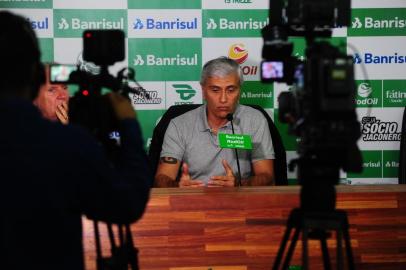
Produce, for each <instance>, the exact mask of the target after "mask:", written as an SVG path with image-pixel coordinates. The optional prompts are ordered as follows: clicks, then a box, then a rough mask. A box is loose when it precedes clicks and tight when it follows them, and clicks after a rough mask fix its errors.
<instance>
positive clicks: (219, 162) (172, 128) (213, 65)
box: [155, 57, 274, 187]
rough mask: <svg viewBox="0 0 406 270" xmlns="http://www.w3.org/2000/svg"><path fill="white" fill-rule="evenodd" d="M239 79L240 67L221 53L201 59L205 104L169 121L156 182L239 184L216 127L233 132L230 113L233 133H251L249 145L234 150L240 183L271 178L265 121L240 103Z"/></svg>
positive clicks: (164, 184)
mask: <svg viewBox="0 0 406 270" xmlns="http://www.w3.org/2000/svg"><path fill="white" fill-rule="evenodd" d="M242 82H243V77H242V72H241V69H240V67H239V65H238V64H237V63H236V62H235V61H233V60H231V59H228V58H225V57H220V58H217V59H213V60H211V61H209V62H207V63H206V64H205V65H204V67H203V71H202V75H201V80H200V84H201V87H202V91H203V98H204V99H205V101H206V104H205V105H203V106H200V107H198V108H197V109H194V110H191V111H189V112H187V113H185V114H183V115H181V116H178V117H176V118H174V119H172V121H171V122H170V124H169V126H168V129H167V130H166V133H165V137H164V142H163V145H162V152H161V155H160V156H161V158H160V162H159V165H158V169H157V172H156V175H155V186H156V187H178V186H179V187H199V186H236V185H237V177H236V176H237V172H238V170H237V159H236V155H235V151H234V149H228V148H220V145H219V140H218V133H232V128H231V123H230V121H228V120H227V115H228V114H229V113H232V114H233V119H234V120H233V124H234V130H235V133H236V134H244V135H250V136H251V140H252V146H253V149H252V150H238V157H239V163H240V168H241V178H242V185H246V186H250V185H252V186H254V185H255V186H260V185H271V184H273V182H274V172H273V159H274V150H273V145H272V138H271V134H270V132H269V128H268V123H267V120H266V119H265V117H264V116H263V114H262V113H261V112H260V111H258V110H256V109H253V108H251V107H248V106H244V105H240V104H239V103H238V101H239V98H240V91H241V85H242ZM181 165H182V169H181V176H180V179H179V181H176V178H177V176H178V172H179V168H180V166H181Z"/></svg>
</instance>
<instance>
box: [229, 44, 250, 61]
mask: <svg viewBox="0 0 406 270" xmlns="http://www.w3.org/2000/svg"><path fill="white" fill-rule="evenodd" d="M228 57H229V58H230V59H233V60H234V61H236V62H237V63H238V64H240V65H241V64H242V63H244V62H245V60H247V58H248V51H247V50H246V49H245V46H244V44H234V45H231V47H230V49H229V50H228Z"/></svg>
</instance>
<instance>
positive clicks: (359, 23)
mask: <svg viewBox="0 0 406 270" xmlns="http://www.w3.org/2000/svg"><path fill="white" fill-rule="evenodd" d="M405 34H406V9H405V8H396V9H395V8H382V9H380V8H374V9H352V23H351V28H350V29H348V35H349V36H404V35H405Z"/></svg>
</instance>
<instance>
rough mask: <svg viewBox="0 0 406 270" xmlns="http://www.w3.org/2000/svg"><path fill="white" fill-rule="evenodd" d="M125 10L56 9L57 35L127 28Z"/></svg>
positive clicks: (69, 35)
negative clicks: (90, 30) (89, 30)
mask: <svg viewBox="0 0 406 270" xmlns="http://www.w3.org/2000/svg"><path fill="white" fill-rule="evenodd" d="M126 26H127V15H126V14H125V12H124V11H123V10H91V11H89V10H79V11H78V10H61V9H57V10H55V11H54V29H55V36H56V37H80V36H81V35H82V32H83V31H84V30H87V29H120V30H126V29H127V27H126Z"/></svg>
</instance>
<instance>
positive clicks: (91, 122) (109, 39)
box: [49, 30, 129, 160]
mask: <svg viewBox="0 0 406 270" xmlns="http://www.w3.org/2000/svg"><path fill="white" fill-rule="evenodd" d="M82 38H83V39H82V40H83V52H82V55H83V60H84V61H87V62H92V63H94V64H95V65H97V66H99V68H100V69H99V70H100V72H98V73H97V74H96V73H91V72H88V71H86V70H81V69H80V67H79V66H75V65H51V66H50V76H49V77H50V81H51V83H64V84H76V85H78V86H79V91H78V92H76V94H75V95H74V96H73V97H72V98H70V100H69V119H70V122H71V123H73V124H78V125H81V126H84V127H85V128H87V129H88V130H89V131H90V132H91V133H92V134H93V135H94V136H95V137H96V138H97V139H98V140H99V141H100V142H101V143H102V145H103V146H104V147H105V149H106V153H107V154H108V155H109V156H110V158H111V159H112V160H115V159H116V153H117V151H118V144H117V140H116V139H115V138H114V136H112V134H114V133H115V132H117V130H118V128H119V123H118V119H117V118H116V116H115V113H114V111H113V108H112V106H111V103H110V101H109V99H108V97H107V96H105V95H103V94H102V90H103V89H104V88H106V89H110V90H111V91H114V92H118V93H120V94H122V95H123V96H127V97H128V89H129V87H128V86H127V85H126V84H125V82H124V77H123V76H122V74H121V73H119V75H118V76H117V77H114V76H112V75H111V74H110V73H109V71H108V67H109V66H111V65H113V64H114V63H116V62H119V61H123V60H124V59H125V35H124V32H123V31H121V30H86V31H84V32H83V36H82Z"/></svg>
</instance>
